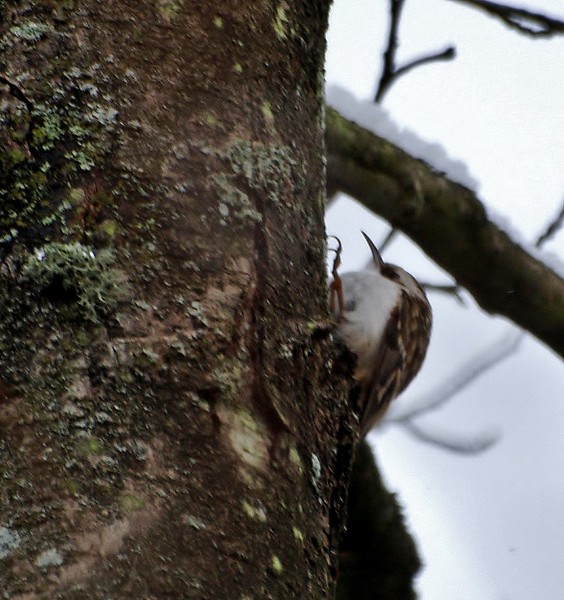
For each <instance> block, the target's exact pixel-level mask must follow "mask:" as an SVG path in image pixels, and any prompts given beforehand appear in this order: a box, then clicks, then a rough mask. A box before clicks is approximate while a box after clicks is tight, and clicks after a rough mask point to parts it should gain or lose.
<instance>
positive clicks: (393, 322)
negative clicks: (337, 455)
mask: <svg viewBox="0 0 564 600" xmlns="http://www.w3.org/2000/svg"><path fill="white" fill-rule="evenodd" d="M400 318H401V317H400V311H399V309H398V307H397V306H396V307H395V308H394V310H393V311H392V313H391V315H390V318H389V319H388V322H387V323H386V327H385V329H384V333H383V335H382V340H381V343H380V347H379V348H378V351H377V353H376V356H375V359H374V368H373V369H372V371H371V373H372V379H371V380H370V381H366V382H364V381H363V382H362V399H361V401H362V403H363V405H362V416H361V419H360V435H361V437H364V436H365V435H366V434H367V433H368V432H369V431H370V429H372V427H374V425H376V423H377V422H378V421H379V420H380V418H381V417H382V416H383V415H384V412H385V411H386V409H387V407H388V405H389V404H390V402H391V401H392V400H393V399H394V398H395V397H396V396H397V394H398V393H399V387H400V385H401V383H402V382H401V373H402V371H403V367H404V364H405V354H404V353H403V351H402V350H403V349H402V348H401V347H400V344H398V339H399V335H398V334H399V331H398V328H399V326H400Z"/></svg>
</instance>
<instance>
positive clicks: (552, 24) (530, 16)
mask: <svg viewBox="0 0 564 600" xmlns="http://www.w3.org/2000/svg"><path fill="white" fill-rule="evenodd" d="M450 1H451V2H453V1H454V2H462V3H464V4H469V5H470V6H472V7H474V8H478V9H480V10H483V11H485V12H486V13H488V14H489V15H491V16H493V17H497V18H498V19H501V20H502V21H503V22H504V23H505V24H506V25H508V26H509V27H510V28H511V29H515V30H516V31H518V32H519V33H523V34H525V35H528V36H530V37H535V38H536V37H551V36H553V35H562V34H563V33H564V21H561V20H560V19H554V18H552V17H548V16H547V15H544V14H542V13H537V12H533V11H530V10H526V9H524V8H518V7H516V6H508V5H507V4H499V3H497V2H488V0H450Z"/></svg>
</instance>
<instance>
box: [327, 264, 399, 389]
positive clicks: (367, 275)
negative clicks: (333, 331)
mask: <svg viewBox="0 0 564 600" xmlns="http://www.w3.org/2000/svg"><path fill="white" fill-rule="evenodd" d="M341 279H342V284H343V297H344V310H343V314H342V319H341V322H340V323H339V327H338V332H339V335H340V336H341V337H342V338H343V340H344V342H345V343H346V344H347V346H348V347H349V349H350V350H351V351H352V352H354V353H355V354H356V355H357V357H358V365H357V374H356V376H357V378H359V379H361V378H362V377H363V376H364V375H366V374H367V373H369V372H370V371H371V370H372V368H373V366H374V365H373V359H374V355H375V353H376V351H377V349H378V347H379V346H380V341H381V338H382V334H383V332H384V329H385V327H386V323H387V322H388V319H389V317H390V313H391V311H392V309H393V307H394V306H395V305H396V303H397V302H398V297H399V293H400V286H399V285H398V284H397V283H394V282H393V281H391V280H390V279H387V278H386V277H383V276H382V275H381V274H380V273H379V272H378V271H356V272H351V273H345V274H344V275H342V276H341Z"/></svg>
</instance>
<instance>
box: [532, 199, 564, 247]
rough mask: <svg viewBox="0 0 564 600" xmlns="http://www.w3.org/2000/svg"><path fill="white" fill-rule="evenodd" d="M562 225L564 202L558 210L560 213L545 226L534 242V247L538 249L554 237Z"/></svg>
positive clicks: (563, 223)
mask: <svg viewBox="0 0 564 600" xmlns="http://www.w3.org/2000/svg"><path fill="white" fill-rule="evenodd" d="M562 225H564V202H563V203H562V207H561V208H560V212H559V213H558V214H557V215H556V217H554V219H553V220H552V221H551V222H550V223H549V224H548V225H547V227H546V229H545V230H544V232H543V233H542V234H541V235H540V236H539V237H538V239H537V241H536V242H535V247H537V248H540V247H541V246H542V245H543V244H544V243H545V242H547V241H548V240H550V239H551V238H552V237H554V236H555V235H556V233H557V232H558V230H559V229H561V228H562Z"/></svg>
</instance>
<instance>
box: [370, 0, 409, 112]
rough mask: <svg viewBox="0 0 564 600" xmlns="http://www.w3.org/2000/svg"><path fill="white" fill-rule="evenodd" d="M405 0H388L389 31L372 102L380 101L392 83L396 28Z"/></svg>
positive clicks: (396, 38)
mask: <svg viewBox="0 0 564 600" xmlns="http://www.w3.org/2000/svg"><path fill="white" fill-rule="evenodd" d="M404 2H405V0H390V31H389V33H388V44H387V46H386V51H385V52H384V64H383V66H382V75H381V76H380V81H379V82H378V89H377V90H376V96H375V97H374V102H380V101H381V100H382V98H383V97H384V94H385V93H386V91H387V90H388V88H389V87H390V86H391V85H392V82H393V79H394V72H395V70H396V52H397V49H398V29H399V21H400V17H401V11H402V9H403V5H404Z"/></svg>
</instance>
